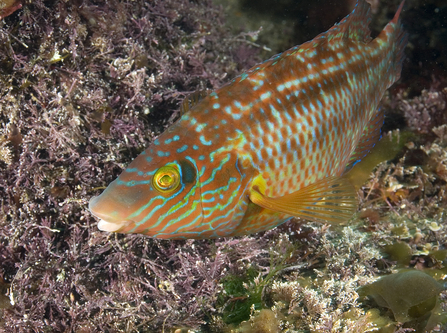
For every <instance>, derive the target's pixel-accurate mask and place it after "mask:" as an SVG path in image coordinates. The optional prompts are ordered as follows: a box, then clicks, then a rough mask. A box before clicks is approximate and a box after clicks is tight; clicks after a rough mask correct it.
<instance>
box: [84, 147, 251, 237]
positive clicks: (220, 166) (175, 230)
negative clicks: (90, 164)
mask: <svg viewBox="0 0 447 333" xmlns="http://www.w3.org/2000/svg"><path fill="white" fill-rule="evenodd" d="M160 141H161V140H160ZM166 141H167V142H170V141H169V139H167V140H166ZM170 144H171V147H170V150H167V149H166V148H159V147H157V146H154V145H152V146H151V147H149V148H148V149H147V150H146V151H145V152H143V153H141V154H140V155H139V156H138V157H137V158H136V159H135V160H134V161H132V163H131V164H130V165H129V166H128V167H127V168H126V169H125V170H124V171H123V173H122V174H121V175H120V176H119V177H118V178H117V179H116V180H115V181H113V182H112V183H111V184H110V185H109V186H108V187H107V188H106V189H105V190H104V192H103V193H102V194H101V195H99V196H97V197H94V198H92V199H91V200H90V203H89V209H90V211H91V213H92V214H93V215H95V216H96V217H98V218H99V219H100V221H99V223H98V228H99V229H100V230H103V231H108V232H119V233H141V234H145V235H148V236H152V237H156V238H167V239H180V238H196V239H202V238H216V237H222V236H231V233H232V232H233V230H234V229H235V227H236V224H237V223H238V220H240V219H242V217H243V213H244V207H245V206H246V205H247V204H248V200H249V199H248V196H247V195H244V193H243V192H244V191H245V188H246V187H247V180H248V177H246V175H245V174H244V172H243V171H244V165H243V164H242V163H241V161H240V160H239V159H238V157H237V156H236V154H235V153H233V152H226V151H224V152H222V151H219V152H211V153H208V152H205V151H204V150H193V149H189V150H186V151H182V149H184V148H183V147H185V145H184V142H183V143H182V144H178V145H177V146H172V143H171V142H170ZM172 152H175V154H174V153H172ZM245 164H246V163H245ZM235 208H237V209H235ZM235 214H236V215H237V214H239V215H240V217H237V216H235Z"/></svg>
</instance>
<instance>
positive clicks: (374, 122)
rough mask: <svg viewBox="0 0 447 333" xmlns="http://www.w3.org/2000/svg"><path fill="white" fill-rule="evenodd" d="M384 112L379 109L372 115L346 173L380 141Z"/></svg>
mask: <svg viewBox="0 0 447 333" xmlns="http://www.w3.org/2000/svg"><path fill="white" fill-rule="evenodd" d="M384 117H385V116H384V112H383V110H382V109H379V110H377V112H376V113H375V114H374V115H373V116H372V118H371V119H370V120H369V122H368V124H367V125H366V127H365V129H364V130H363V134H362V137H361V138H360V141H359V143H358V145H357V148H356V149H355V151H354V153H353V154H352V156H351V158H350V159H349V162H348V165H347V166H346V168H345V171H344V173H346V172H348V171H349V170H351V169H352V167H353V166H354V165H356V164H357V163H358V162H360V161H361V160H362V159H363V158H364V157H365V156H366V155H368V153H369V152H370V151H371V149H373V147H374V146H375V145H376V143H377V142H378V141H379V139H380V136H381V133H382V125H383V120H384Z"/></svg>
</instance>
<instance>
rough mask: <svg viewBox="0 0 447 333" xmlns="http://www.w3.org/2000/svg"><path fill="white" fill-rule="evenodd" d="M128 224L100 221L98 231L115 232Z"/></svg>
mask: <svg viewBox="0 0 447 333" xmlns="http://www.w3.org/2000/svg"><path fill="white" fill-rule="evenodd" d="M127 223H128V222H125V221H124V222H107V221H105V220H99V222H98V229H99V230H101V231H108V232H114V231H118V230H119V229H121V228H122V227H124V226H125V225H126V224H127Z"/></svg>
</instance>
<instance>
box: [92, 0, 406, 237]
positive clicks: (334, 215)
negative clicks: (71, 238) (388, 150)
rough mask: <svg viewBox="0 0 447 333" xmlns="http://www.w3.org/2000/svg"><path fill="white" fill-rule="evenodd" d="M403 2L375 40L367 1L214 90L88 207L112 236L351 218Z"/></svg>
mask: <svg viewBox="0 0 447 333" xmlns="http://www.w3.org/2000/svg"><path fill="white" fill-rule="evenodd" d="M403 5H404V2H402V3H401V4H400V6H399V7H398V9H397V12H396V14H395V16H394V18H393V19H392V20H391V21H390V22H389V23H388V24H387V25H386V26H385V28H384V29H383V31H382V32H381V33H380V34H379V35H378V36H377V37H376V38H375V39H372V38H371V37H370V30H369V28H368V25H369V23H370V21H371V14H370V5H369V4H368V3H367V2H366V1H364V0H358V1H357V3H356V5H355V8H354V10H353V11H352V12H351V13H350V14H349V15H348V16H346V17H345V18H344V19H343V20H342V21H341V22H340V23H338V24H335V25H334V26H333V27H332V28H331V29H329V30H328V31H326V32H324V33H321V34H320V35H318V36H316V37H315V38H314V39H312V40H310V41H308V42H305V43H303V44H301V45H298V46H295V47H292V48H291V49H289V50H287V51H285V52H283V53H280V54H278V55H275V56H273V57H271V58H270V59H268V60H266V61H264V62H263V63H261V64H259V65H256V66H254V67H252V68H251V69H249V70H248V71H247V72H245V73H243V74H241V75H239V76H238V77H236V78H234V79H233V80H231V81H230V82H229V83H228V84H226V85H224V86H222V87H221V88H218V89H216V90H214V91H213V92H211V93H209V94H207V95H206V96H205V94H203V93H200V94H199V95H195V96H193V98H191V99H189V100H186V102H184V103H183V104H184V106H185V105H186V106H185V107H184V109H185V112H183V114H182V116H181V117H180V118H179V120H178V121H177V122H175V123H174V124H173V125H172V126H171V127H169V128H168V129H167V130H166V131H165V132H163V133H162V134H161V135H160V136H159V137H158V138H157V139H155V140H154V141H153V142H152V143H151V145H150V146H149V147H148V148H147V149H146V150H145V151H144V152H142V153H141V154H140V155H139V156H137V157H136V158H135V159H134V160H133V161H132V162H131V163H130V164H129V166H128V167H127V168H126V169H125V170H124V171H123V172H122V173H121V175H119V177H118V178H117V179H116V180H114V181H113V182H112V183H111V184H110V185H109V186H108V187H107V188H106V189H105V190H104V191H103V193H101V194H100V195H99V196H96V197H93V198H92V199H91V200H90V202H89V209H90V211H91V213H92V214H93V215H94V216H96V217H97V218H99V219H100V220H99V222H98V228H99V229H100V230H103V231H108V232H118V233H140V234H144V235H148V236H151V237H155V238H160V239H190V238H191V239H211V238H218V237H233V236H242V235H248V234H252V233H256V232H261V231H265V230H269V229H272V228H274V227H277V226H278V225H280V224H282V223H284V222H286V221H288V220H289V219H291V218H292V217H298V218H301V219H305V220H309V221H317V222H328V223H347V222H348V221H349V219H350V218H351V217H352V216H353V214H354V213H355V211H356V209H357V195H356V190H355V188H354V186H353V185H352V184H351V182H350V181H349V177H347V176H346V175H347V174H349V170H350V169H352V168H353V166H354V165H355V164H357V162H359V161H360V160H361V159H362V158H363V157H364V156H366V155H367V153H368V152H369V151H370V150H371V149H372V147H373V146H374V144H375V143H376V142H377V140H378V139H379V138H380V135H381V127H382V125H383V121H384V114H383V110H382V109H381V108H380V107H379V102H380V100H381V99H382V96H383V94H384V92H385V91H386V89H388V88H389V87H390V86H391V85H392V84H393V83H394V82H395V81H396V80H398V79H399V78H400V74H401V70H402V62H403V59H404V48H405V46H406V44H407V40H408V38H407V34H406V32H405V31H404V28H403V25H402V23H401V20H400V13H401V12H402V7H403Z"/></svg>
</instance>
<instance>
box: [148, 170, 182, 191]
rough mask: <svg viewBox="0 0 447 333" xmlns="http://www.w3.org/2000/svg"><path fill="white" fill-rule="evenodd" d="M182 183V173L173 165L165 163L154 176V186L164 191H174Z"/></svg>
mask: <svg viewBox="0 0 447 333" xmlns="http://www.w3.org/2000/svg"><path fill="white" fill-rule="evenodd" d="M179 184H180V173H179V172H178V170H177V169H176V168H174V167H172V166H169V165H165V166H164V167H161V168H160V169H158V170H157V172H156V173H155V175H154V177H153V178H152V185H153V186H154V188H155V189H156V190H157V191H159V192H162V193H166V192H172V191H174V190H175V189H176V188H177V187H178V186H179Z"/></svg>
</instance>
